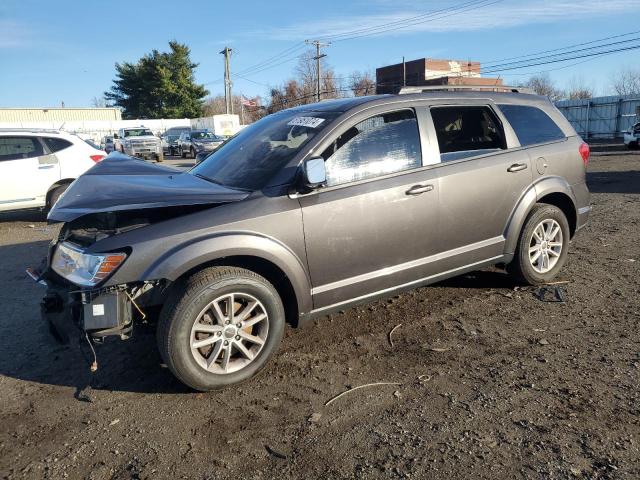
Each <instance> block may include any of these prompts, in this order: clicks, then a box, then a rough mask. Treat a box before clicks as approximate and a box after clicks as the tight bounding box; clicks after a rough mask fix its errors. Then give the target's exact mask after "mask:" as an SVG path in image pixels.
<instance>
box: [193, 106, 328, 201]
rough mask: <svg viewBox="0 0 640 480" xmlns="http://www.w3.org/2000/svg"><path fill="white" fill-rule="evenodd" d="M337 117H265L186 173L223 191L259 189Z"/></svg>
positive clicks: (315, 114)
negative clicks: (201, 178) (224, 187)
mask: <svg viewBox="0 0 640 480" xmlns="http://www.w3.org/2000/svg"><path fill="white" fill-rule="evenodd" d="M338 115H339V113H336V112H301V111H286V110H285V111H283V112H279V113H275V114H273V115H269V116H268V117H265V118H263V119H262V120H260V121H258V122H256V123H254V124H253V125H250V126H248V127H246V128H245V129H243V130H241V131H240V132H239V133H238V134H236V135H235V136H234V137H232V138H230V139H229V140H227V141H226V142H225V143H223V144H222V145H221V146H220V147H218V149H217V150H216V151H215V152H214V153H213V154H211V155H210V156H209V157H207V158H206V159H205V160H204V161H203V162H202V163H200V164H198V165H196V166H195V167H194V168H193V169H191V171H190V172H191V173H192V174H193V175H198V176H201V177H204V178H207V179H209V180H211V181H213V182H216V183H220V184H222V185H225V186H227V187H232V188H239V189H242V190H258V189H261V188H262V187H264V186H265V185H266V184H267V182H268V181H269V179H271V177H273V176H274V175H275V174H276V173H277V172H278V171H280V170H281V169H282V168H283V167H284V166H285V165H286V164H287V163H288V162H289V160H291V159H292V158H293V157H294V156H295V155H296V154H297V153H298V152H299V151H300V150H301V149H302V148H303V147H304V145H305V144H306V143H307V142H309V140H311V139H312V138H313V137H314V136H316V135H317V134H318V132H319V131H321V130H322V129H323V127H325V126H326V125H327V124H328V123H329V122H330V121H331V120H332V119H334V118H336V117H337V116H338Z"/></svg>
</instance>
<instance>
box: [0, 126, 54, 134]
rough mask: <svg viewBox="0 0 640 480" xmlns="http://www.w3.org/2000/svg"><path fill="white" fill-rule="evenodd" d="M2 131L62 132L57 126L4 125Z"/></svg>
mask: <svg viewBox="0 0 640 480" xmlns="http://www.w3.org/2000/svg"><path fill="white" fill-rule="evenodd" d="M0 132H27V133H60V132H61V130H56V129H55V128H35V127H34V128H25V127H21V128H10V127H3V128H0Z"/></svg>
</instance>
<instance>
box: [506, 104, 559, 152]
mask: <svg viewBox="0 0 640 480" xmlns="http://www.w3.org/2000/svg"><path fill="white" fill-rule="evenodd" d="M498 106H499V107H500V110H501V111H502V113H503V114H504V116H505V117H507V120H508V121H509V123H510V124H511V126H512V127H513V130H514V131H515V132H516V136H517V137H518V140H519V141H520V145H522V146H523V147H526V146H527V145H535V144H536V143H546V142H553V141H555V140H562V139H564V138H566V136H565V134H564V132H563V131H562V130H560V127H558V125H556V123H555V122H554V121H553V120H551V117H549V115H547V114H546V113H544V112H543V111H542V110H540V109H539V108H537V107H530V106H527V105H498Z"/></svg>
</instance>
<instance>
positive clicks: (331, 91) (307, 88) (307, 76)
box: [295, 50, 340, 105]
mask: <svg viewBox="0 0 640 480" xmlns="http://www.w3.org/2000/svg"><path fill="white" fill-rule="evenodd" d="M314 57H315V53H314V51H313V50H307V51H305V52H304V53H303V54H302V55H300V58H299V59H298V64H297V66H296V68H295V74H296V80H297V81H298V84H299V86H300V96H301V97H304V98H303V99H301V105H304V104H307V103H313V102H315V101H316V99H315V93H316V82H317V78H318V72H317V69H318V64H317V61H316V60H315V58H314ZM320 75H321V79H320V98H321V99H326V98H337V97H339V96H340V88H339V86H338V82H337V80H336V75H335V72H334V71H333V68H331V66H329V65H328V64H327V62H326V61H325V59H324V58H322V59H320Z"/></svg>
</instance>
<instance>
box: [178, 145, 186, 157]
mask: <svg viewBox="0 0 640 480" xmlns="http://www.w3.org/2000/svg"><path fill="white" fill-rule="evenodd" d="M180 156H181V157H182V158H187V152H185V151H184V150H182V147H180Z"/></svg>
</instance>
